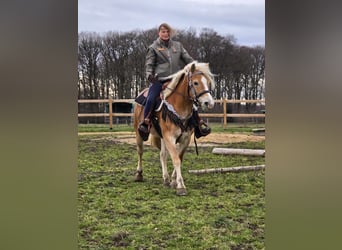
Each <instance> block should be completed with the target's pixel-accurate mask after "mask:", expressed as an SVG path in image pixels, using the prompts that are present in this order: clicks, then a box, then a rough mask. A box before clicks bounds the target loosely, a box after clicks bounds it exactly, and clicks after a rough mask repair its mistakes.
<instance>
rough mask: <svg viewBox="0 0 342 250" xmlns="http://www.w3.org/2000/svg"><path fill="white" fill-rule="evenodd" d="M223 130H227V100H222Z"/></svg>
mask: <svg viewBox="0 0 342 250" xmlns="http://www.w3.org/2000/svg"><path fill="white" fill-rule="evenodd" d="M223 128H227V98H224V99H223Z"/></svg>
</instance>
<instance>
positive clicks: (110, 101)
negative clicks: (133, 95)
mask: <svg viewBox="0 0 342 250" xmlns="http://www.w3.org/2000/svg"><path fill="white" fill-rule="evenodd" d="M78 103H108V104H109V112H108V113H78V117H109V127H110V129H112V128H113V118H114V117H133V113H113V106H112V104H113V103H131V104H133V103H134V99H111V98H110V99H79V100H78ZM215 103H220V104H221V105H222V106H223V112H222V113H201V117H208V118H210V117H211V118H223V127H224V128H226V127H227V118H228V117H265V114H255V113H251V114H239V113H234V114H231V113H227V104H228V103H265V100H264V99H261V100H228V99H222V100H215Z"/></svg>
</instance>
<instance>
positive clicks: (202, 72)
mask: <svg viewBox="0 0 342 250" xmlns="http://www.w3.org/2000/svg"><path fill="white" fill-rule="evenodd" d="M185 72H186V77H187V78H188V79H187V80H188V85H189V95H190V96H191V98H192V99H193V100H194V102H195V104H196V105H200V106H201V107H202V109H204V110H206V109H208V108H209V109H211V108H213V107H214V104H215V102H214V98H213V97H212V95H211V92H212V91H213V90H214V87H215V81H214V77H213V74H212V73H211V72H210V69H209V64H208V63H198V62H194V63H190V64H188V65H187V66H185Z"/></svg>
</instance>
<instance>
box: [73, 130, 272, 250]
mask: <svg viewBox="0 0 342 250" xmlns="http://www.w3.org/2000/svg"><path fill="white" fill-rule="evenodd" d="M113 138H114V137H113ZM227 146H229V147H241V148H242V147H243V148H263V147H264V142H261V143H247V142H244V143H239V144H230V145H227ZM211 151H212V148H211V147H208V148H199V153H200V155H199V156H197V155H196V153H195V149H194V148H192V147H190V148H188V150H187V152H186V154H185V159H184V162H183V168H182V174H183V178H184V181H185V185H186V186H187V191H188V194H187V196H184V197H179V196H177V195H176V194H175V190H174V189H170V188H166V187H164V186H163V184H162V174H161V167H160V163H159V153H158V151H157V150H156V149H154V148H151V147H145V154H144V162H143V164H144V178H145V180H144V182H142V183H136V182H134V181H133V176H134V172H135V169H136V163H137V156H136V151H135V145H128V144H117V143H116V142H115V141H114V140H112V139H111V138H110V137H109V138H108V136H106V137H101V136H100V135H97V136H94V135H92V136H81V137H79V160H78V173H79V180H78V186H79V189H78V216H79V237H78V241H79V249H103V250H107V249H233V250H237V249H264V248H265V244H264V229H265V183H264V178H265V172H264V171H258V172H246V173H234V174H228V173H225V174H206V175H193V174H189V173H188V170H189V169H203V168H206V167H208V168H213V167H233V166H242V165H258V164H264V162H265V159H264V158H263V157H255V156H254V157H252V156H227V155H214V154H212V153H211ZM169 171H170V172H171V161H170V160H169Z"/></svg>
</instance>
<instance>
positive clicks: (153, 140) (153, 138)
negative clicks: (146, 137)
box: [151, 135, 161, 150]
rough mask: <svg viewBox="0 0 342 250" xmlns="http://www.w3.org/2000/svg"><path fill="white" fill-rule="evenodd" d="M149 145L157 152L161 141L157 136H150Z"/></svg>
mask: <svg viewBox="0 0 342 250" xmlns="http://www.w3.org/2000/svg"><path fill="white" fill-rule="evenodd" d="M151 144H152V146H154V147H157V148H158V149H159V150H160V149H161V139H160V137H159V136H154V135H151Z"/></svg>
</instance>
